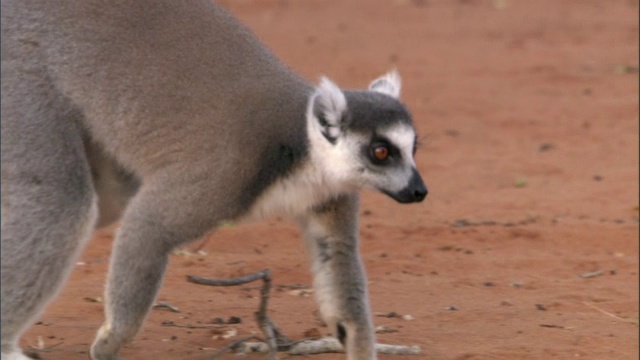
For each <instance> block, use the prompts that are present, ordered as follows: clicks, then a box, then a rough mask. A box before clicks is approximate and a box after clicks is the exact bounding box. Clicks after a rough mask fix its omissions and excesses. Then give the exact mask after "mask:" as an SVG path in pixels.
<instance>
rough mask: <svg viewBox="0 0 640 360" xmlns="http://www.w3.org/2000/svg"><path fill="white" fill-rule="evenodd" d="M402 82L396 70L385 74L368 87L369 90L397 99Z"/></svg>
mask: <svg viewBox="0 0 640 360" xmlns="http://www.w3.org/2000/svg"><path fill="white" fill-rule="evenodd" d="M401 86H402V81H401V80H400V74H398V71H397V70H391V71H389V72H388V73H387V74H385V75H383V76H381V77H379V78H377V79H375V80H373V81H372V82H371V84H370V85H369V90H371V91H377V92H379V93H383V94H386V95H389V96H391V97H394V98H396V99H398V98H399V97H400V88H401Z"/></svg>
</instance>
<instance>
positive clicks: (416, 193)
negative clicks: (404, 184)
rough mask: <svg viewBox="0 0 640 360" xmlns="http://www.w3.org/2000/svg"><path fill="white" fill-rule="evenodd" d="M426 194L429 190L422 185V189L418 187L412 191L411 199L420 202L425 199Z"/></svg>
mask: <svg viewBox="0 0 640 360" xmlns="http://www.w3.org/2000/svg"><path fill="white" fill-rule="evenodd" d="M428 193H429V190H427V187H426V186H424V184H422V187H419V188H417V189H415V190H413V199H414V201H415V202H420V201H422V200H424V198H426V197H427V194H428Z"/></svg>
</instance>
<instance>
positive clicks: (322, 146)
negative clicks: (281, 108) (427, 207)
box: [307, 71, 427, 203]
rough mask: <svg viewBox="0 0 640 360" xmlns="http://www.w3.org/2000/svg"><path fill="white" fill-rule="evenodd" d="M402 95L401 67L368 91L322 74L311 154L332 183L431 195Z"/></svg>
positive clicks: (406, 196)
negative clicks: (344, 88)
mask: <svg viewBox="0 0 640 360" xmlns="http://www.w3.org/2000/svg"><path fill="white" fill-rule="evenodd" d="M399 96H400V77H399V75H398V73H397V72H395V71H392V72H390V73H388V74H386V75H384V76H382V77H380V78H378V79H376V80H374V81H373V82H371V85H370V86H369V89H368V90H356V91H349V90H347V91H342V90H340V88H338V86H336V85H335V84H334V83H333V82H331V80H329V79H327V78H322V79H321V81H320V84H319V85H318V86H317V87H316V89H315V92H314V93H313V95H312V96H311V98H310V100H309V106H308V109H307V120H308V125H307V126H308V133H309V139H310V145H311V151H310V153H311V156H312V157H313V161H314V162H317V163H318V164H319V165H320V166H321V167H322V173H323V176H324V177H325V181H326V182H328V183H330V184H333V185H334V186H337V187H344V188H345V190H347V189H358V188H362V187H368V188H373V189H376V190H379V191H381V192H383V193H385V194H387V195H389V196H390V197H391V198H393V199H395V200H396V201H398V202H400V203H411V202H419V201H422V200H423V199H424V198H425V196H426V195H427V188H426V187H425V185H424V183H423V181H422V178H421V177H420V174H419V173H418V171H417V169H416V164H415V161H414V159H413V156H414V154H415V150H416V132H415V129H414V127H413V122H412V120H411V115H410V114H409V111H408V110H407V109H406V107H405V106H404V105H403V104H402V103H401V102H400V101H399Z"/></svg>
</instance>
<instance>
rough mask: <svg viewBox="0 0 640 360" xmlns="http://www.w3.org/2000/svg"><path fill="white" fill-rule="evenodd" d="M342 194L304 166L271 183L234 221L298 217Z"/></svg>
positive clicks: (317, 173) (311, 169)
mask: <svg viewBox="0 0 640 360" xmlns="http://www.w3.org/2000/svg"><path fill="white" fill-rule="evenodd" d="M342 190H343V189H339V187H338V186H336V185H335V184H331V183H330V182H329V181H326V179H325V178H324V177H323V176H322V175H321V174H320V173H319V172H317V171H315V169H313V168H312V167H310V166H306V167H303V168H302V169H300V170H298V171H296V172H295V173H294V174H291V175H290V176H288V177H286V178H282V179H278V180H276V181H274V183H273V184H271V185H270V186H269V187H267V188H266V189H265V190H264V191H263V192H262V194H260V196H258V197H257V198H256V200H255V201H254V202H253V203H252V204H251V206H250V207H249V209H248V211H246V212H245V213H244V214H243V215H242V216H240V217H239V219H237V221H238V222H245V221H257V220H262V219H266V218H270V217H275V216H296V215H300V214H303V213H304V212H306V211H308V210H309V209H311V208H312V207H313V206H316V205H319V204H322V203H324V202H325V201H327V200H329V199H331V198H332V197H335V196H336V195H338V194H340V193H341V192H343V191H342Z"/></svg>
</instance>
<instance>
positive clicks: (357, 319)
mask: <svg viewBox="0 0 640 360" xmlns="http://www.w3.org/2000/svg"><path fill="white" fill-rule="evenodd" d="M358 205H359V197H358V195H357V194H344V195H342V196H340V197H338V198H336V199H332V200H330V201H328V202H326V203H324V204H322V205H321V206H316V207H314V208H313V209H312V210H310V211H309V212H308V213H307V214H305V215H304V216H302V217H300V219H299V224H300V227H301V229H302V233H303V238H304V240H305V244H306V247H307V251H308V253H309V255H310V257H311V262H312V270H313V275H314V287H315V292H316V299H317V301H318V303H319V305H320V313H321V315H322V317H323V319H324V321H325V322H326V323H327V325H328V326H329V328H330V329H332V331H333V332H334V334H335V336H336V337H337V338H338V339H339V340H340V342H341V343H342V345H343V346H344V347H345V350H346V352H347V356H348V359H349V360H372V359H376V353H375V347H374V346H375V335H374V331H373V324H372V320H371V311H370V306H369V299H368V293H367V278H366V274H365V271H364V267H363V265H362V261H361V259H360V253H359V240H358V209H359V206H358Z"/></svg>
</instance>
